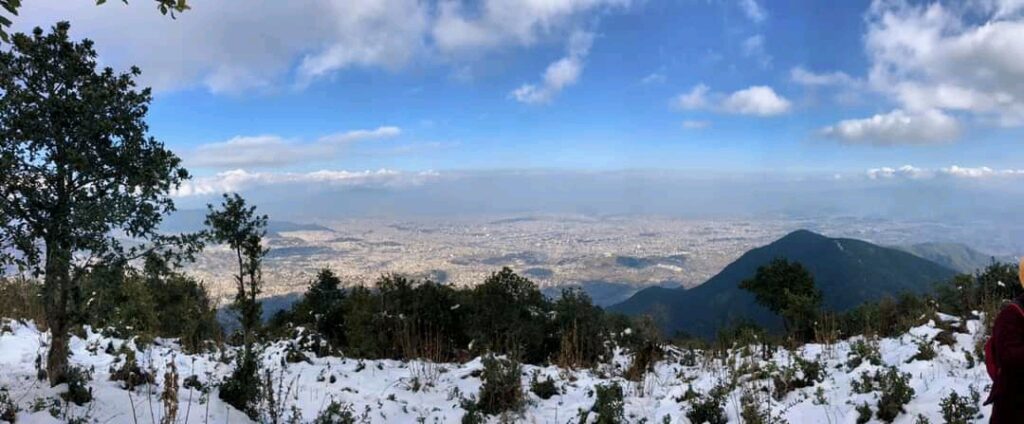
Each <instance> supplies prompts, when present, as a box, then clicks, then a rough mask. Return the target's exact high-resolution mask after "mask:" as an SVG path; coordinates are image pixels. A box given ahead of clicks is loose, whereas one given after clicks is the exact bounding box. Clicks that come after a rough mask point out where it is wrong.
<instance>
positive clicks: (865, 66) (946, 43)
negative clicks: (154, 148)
mask: <svg viewBox="0 0 1024 424" xmlns="http://www.w3.org/2000/svg"><path fill="white" fill-rule="evenodd" d="M193 3H194V4H193V7H194V10H192V11H189V12H187V13H185V14H184V15H182V16H180V17H179V18H178V19H176V20H170V19H167V18H164V17H161V16H159V14H157V13H156V12H154V11H153V10H152V5H150V4H148V3H147V2H145V1H141V0H139V1H133V2H132V4H131V5H129V6H124V5H121V4H114V3H111V4H108V5H104V6H102V7H95V6H92V4H91V2H88V1H81V2H71V3H69V2H65V1H59V0H39V1H38V2H27V4H26V6H25V11H24V12H23V16H22V17H21V19H20V20H19V21H18V22H17V24H16V25H17V26H20V28H21V29H25V28H28V27H30V26H33V25H49V24H51V23H52V22H54V21H56V20H57V19H67V20H70V21H71V23H72V32H73V33H74V34H75V35H76V36H79V37H89V38H92V39H94V40H96V42H97V47H98V49H99V51H100V55H101V60H102V61H103V62H104V63H105V64H109V65H112V66H115V67H120V68H123V67H125V66H127V65H129V64H137V65H139V66H140V67H141V68H142V70H143V72H144V79H143V80H142V81H141V82H142V83H144V84H147V85H152V86H154V88H155V90H156V96H155V101H154V103H153V107H152V110H151V113H150V115H149V123H150V125H151V130H152V131H151V132H152V134H153V135H154V136H156V137H158V138H159V139H161V140H163V141H165V142H166V143H167V144H168V145H169V146H171V147H172V148H173V149H174V150H175V151H177V152H178V153H179V154H180V155H181V156H182V157H183V158H185V161H186V165H187V166H188V167H189V168H190V169H191V170H192V171H193V173H194V174H195V175H196V176H197V178H198V179H200V180H202V179H204V178H205V179H206V180H204V181H205V182H207V183H209V184H211V185H212V186H213V187H223V188H225V189H231V188H234V186H232V185H231V184H230V183H228V182H225V181H227V180H229V179H230V175H234V176H235V177H238V176H239V175H243V176H245V178H248V179H249V180H259V181H262V182H263V183H267V182H268V181H276V179H280V178H282V177H275V176H280V175H290V176H291V177H289V178H293V179H294V178H300V177H299V176H300V175H306V174H309V173H311V172H314V171H326V172H325V173H322V174H320V175H321V176H322V178H326V179H330V178H363V177H367V176H372V175H377V176H381V175H400V174H401V175H414V176H425V175H433V174H434V173H441V174H443V173H445V172H453V171H466V170H495V169H558V170H586V171H593V170H597V171H612V170H624V169H629V170H637V169H656V170H678V171H687V172H706V171H714V172H740V173H744V172H746V173H750V172H754V173H756V172H779V171H793V172H813V173H820V174H825V175H833V174H836V175H856V176H860V177H867V178H890V177H892V178H899V177H906V178H930V177H933V176H935V175H945V176H956V177H967V178H979V177H980V178H989V177H992V178H1011V177H1014V178H1015V177H1017V176H1020V175H1022V172H1021V171H1019V170H1020V169H1021V168H1024V144H1022V140H1021V135H1022V132H1021V127H1020V126H1021V125H1022V124H1024V87H1022V85H1021V84H1020V83H1019V81H1020V80H1021V77H1024V67H1022V66H1020V65H1019V57H1022V56H1021V54H1024V47H1021V45H1024V19H1022V11H1024V7H1022V6H1020V5H1018V4H1016V3H1019V2H1013V1H1010V0H1005V1H1004V0H985V1H971V2H943V3H931V2H905V1H898V0H876V1H874V2H869V1H841V2H822V1H772V2H769V1H765V0H693V1H632V0H550V1H541V0H523V1H511V0H479V1H473V2H459V1H451V0H442V1H416V0H350V1H333V0H311V1H308V2H282V1H274V0H246V1H241V0H223V1H206V2H199V1H196V2H193ZM1014 40H1018V41H1021V42H1019V43H1014V42H1013V41H1014ZM1014 58H1018V59H1014ZM1015 63H1017V64H1015ZM965 75H966V76H965ZM905 165H910V167H906V168H904V170H903V171H902V172H900V171H899V167H901V166H905ZM871 170H874V173H872V171H871ZM231 173H234V174H231ZM330 173H333V174H330ZM225 175H228V176H225ZM256 176H258V177H256ZM315 181H319V180H315Z"/></svg>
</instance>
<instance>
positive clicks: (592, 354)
mask: <svg viewBox="0 0 1024 424" xmlns="http://www.w3.org/2000/svg"><path fill="white" fill-rule="evenodd" d="M554 312H555V326H556V330H555V331H556V334H555V336H556V337H557V339H558V341H559V349H558V358H557V362H558V364H559V365H561V366H562V367H566V368H572V367H577V366H590V365H593V364H594V363H596V362H598V361H600V360H601V359H602V358H604V357H605V356H606V355H607V354H608V348H607V345H606V344H605V340H606V338H607V337H606V333H607V330H606V328H605V325H604V312H603V311H602V310H601V308H599V307H597V306H595V305H594V304H593V302H592V301H591V300H590V296H588V295H587V293H586V292H584V291H583V290H580V289H576V288H574V289H569V290H563V291H562V296H561V297H559V298H558V300H557V301H555V303H554Z"/></svg>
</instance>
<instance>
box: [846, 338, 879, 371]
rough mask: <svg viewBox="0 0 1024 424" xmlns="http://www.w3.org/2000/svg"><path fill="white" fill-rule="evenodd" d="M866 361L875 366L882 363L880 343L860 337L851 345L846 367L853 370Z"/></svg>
mask: <svg viewBox="0 0 1024 424" xmlns="http://www.w3.org/2000/svg"><path fill="white" fill-rule="evenodd" d="M864 361H867V362H868V363H869V364H871V365H875V366H878V365H882V354H881V353H880V352H879V351H878V345H876V344H874V343H872V342H868V341H866V340H864V339H860V340H857V341H855V342H853V344H852V345H850V355H849V357H848V359H847V360H846V367H847V368H848V369H850V370H853V369H854V368H857V367H859V366H860V364H862V363H864Z"/></svg>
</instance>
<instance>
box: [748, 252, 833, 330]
mask: <svg viewBox="0 0 1024 424" xmlns="http://www.w3.org/2000/svg"><path fill="white" fill-rule="evenodd" d="M740 288H742V289H744V290H747V291H749V292H751V293H753V294H754V298H755V299H756V301H757V303H758V304H760V305H762V306H764V307H765V308H768V310H770V311H772V312H774V313H776V314H778V315H779V316H781V317H782V320H783V323H784V325H785V327H786V331H787V332H788V333H790V334H792V335H795V336H797V337H799V338H800V339H801V340H810V339H811V338H813V337H814V319H815V318H816V317H817V315H818V311H819V309H820V308H821V291H820V290H818V288H817V287H815V285H814V278H813V277H811V273H810V272H808V271H807V269H806V268H804V267H803V265H800V264H799V263H797V262H789V261H787V260H785V259H782V258H777V259H774V260H772V261H771V262H770V263H769V264H768V265H764V266H761V267H758V268H757V273H755V274H754V277H753V278H750V279H747V280H743V281H742V282H740Z"/></svg>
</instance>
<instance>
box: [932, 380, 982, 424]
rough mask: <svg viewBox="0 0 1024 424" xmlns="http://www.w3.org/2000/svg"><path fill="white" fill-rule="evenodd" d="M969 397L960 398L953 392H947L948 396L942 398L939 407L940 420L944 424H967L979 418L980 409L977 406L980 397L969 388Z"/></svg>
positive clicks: (972, 388)
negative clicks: (940, 409)
mask: <svg viewBox="0 0 1024 424" xmlns="http://www.w3.org/2000/svg"><path fill="white" fill-rule="evenodd" d="M969 390H970V395H969V396H961V395H960V394H958V393H957V392H955V391H951V392H949V396H946V397H944V398H942V401H941V402H940V403H939V405H940V406H941V407H942V419H943V422H944V423H946V424H969V423H973V422H975V421H977V420H978V419H980V418H981V409H980V408H979V406H978V404H979V402H980V401H981V395H980V394H978V391H977V390H975V389H974V386H970V387H969Z"/></svg>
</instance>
